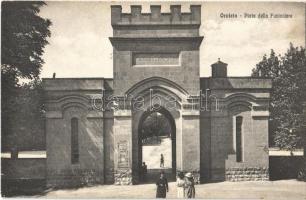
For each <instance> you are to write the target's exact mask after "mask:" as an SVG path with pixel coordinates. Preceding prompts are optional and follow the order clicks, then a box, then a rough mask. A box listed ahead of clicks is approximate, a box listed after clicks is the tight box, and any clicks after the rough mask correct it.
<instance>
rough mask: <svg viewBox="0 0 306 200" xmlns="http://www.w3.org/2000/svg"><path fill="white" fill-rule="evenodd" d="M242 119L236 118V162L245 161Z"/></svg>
mask: <svg viewBox="0 0 306 200" xmlns="http://www.w3.org/2000/svg"><path fill="white" fill-rule="evenodd" d="M242 144H243V143H242V117H241V116H237V117H236V161H237V162H242V161H243V148H242V146H243V145H242Z"/></svg>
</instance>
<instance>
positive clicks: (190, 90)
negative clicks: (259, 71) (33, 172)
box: [43, 6, 271, 187]
mask: <svg viewBox="0 0 306 200" xmlns="http://www.w3.org/2000/svg"><path fill="white" fill-rule="evenodd" d="M170 10H171V13H161V8H160V6H151V13H147V14H143V13H141V7H140V6H132V7H131V13H122V12H121V6H112V8H111V23H112V27H113V37H111V38H110V41H111V43H112V45H113V51H114V54H113V55H114V58H113V62H114V63H113V64H114V78H113V79H104V78H74V79H72V78H66V79H58V78H55V79H43V85H44V90H45V94H46V95H45V105H46V139H47V142H46V144H47V184H48V185H49V186H52V187H53V186H54V187H57V186H72V185H88V184H116V185H129V184H137V183H138V182H139V167H140V164H141V162H142V153H141V148H142V147H141V144H140V143H139V137H140V132H141V130H140V128H139V127H140V126H139V125H140V124H141V123H142V122H143V120H144V119H145V116H147V115H148V114H150V113H152V112H155V111H158V112H160V113H162V114H164V115H165V116H166V117H167V118H168V119H169V122H170V124H171V128H172V130H173V131H174V133H175V134H174V136H173V137H172V138H171V139H172V150H173V151H174V154H173V161H174V162H173V163H172V168H173V169H174V171H176V172H179V171H183V172H187V171H188V172H192V173H193V174H194V177H195V181H196V183H199V182H209V181H223V180H233V181H240V180H266V179H268V173H267V172H268V166H269V159H268V153H267V151H266V149H267V147H268V117H269V112H268V105H269V104H268V102H269V97H270V96H269V90H270V88H271V81H270V80H269V79H261V78H256V79H255V78H251V77H227V64H226V63H223V62H221V61H218V62H217V63H215V64H213V65H212V68H213V69H212V70H213V76H212V77H209V78H200V75H199V73H200V65H199V55H200V54H199V47H200V45H201V41H202V39H203V37H202V36H200V35H199V27H200V25H201V7H200V6H191V7H190V13H181V8H180V6H171V8H170ZM135 97H141V98H142V100H143V101H141V106H142V109H139V108H138V104H139V102H138V99H137V98H135ZM169 97H171V99H174V100H175V101H174V102H175V104H171V106H169V105H170V104H169ZM152 99H155V100H156V99H158V101H156V102H154V101H151V100H152ZM152 102H153V103H152ZM172 103H173V102H172ZM156 106H157V107H158V108H156ZM169 107H171V108H169ZM237 117H240V118H241V119H242V122H241V124H240V125H239V126H241V127H240V128H238V127H236V126H237V124H236V120H237ZM72 118H77V119H78V152H77V153H78V154H77V155H78V162H77V163H74V164H72V162H71V160H72V159H71V156H72V153H73V151H72V150H71V149H72V147H71V146H72V145H71V144H72V143H71V141H72V139H71V137H72V136H71V134H72V133H71V131H72V128H71V119H72ZM238 129H239V130H240V132H239V131H237V130H238ZM237 134H241V137H239V145H240V146H239V145H238V146H237V141H236V140H237ZM240 140H241V141H240ZM237 148H239V151H238V150H237ZM237 152H241V153H239V154H241V160H240V158H239V159H237V156H238V153H237Z"/></svg>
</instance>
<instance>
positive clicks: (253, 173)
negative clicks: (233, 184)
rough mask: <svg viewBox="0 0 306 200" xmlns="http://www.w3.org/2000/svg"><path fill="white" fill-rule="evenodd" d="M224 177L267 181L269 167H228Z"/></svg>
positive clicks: (231, 179)
mask: <svg viewBox="0 0 306 200" xmlns="http://www.w3.org/2000/svg"><path fill="white" fill-rule="evenodd" d="M225 179H226V180H227V181H268V180H269V168H263V167H253V168H228V169H226V174H225Z"/></svg>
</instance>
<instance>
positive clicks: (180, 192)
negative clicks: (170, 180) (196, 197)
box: [176, 172, 185, 199]
mask: <svg viewBox="0 0 306 200" xmlns="http://www.w3.org/2000/svg"><path fill="white" fill-rule="evenodd" d="M176 186H177V198H180V199H181V198H184V197H185V189H184V186H185V180H184V173H183V172H179V173H178V176H177V179H176Z"/></svg>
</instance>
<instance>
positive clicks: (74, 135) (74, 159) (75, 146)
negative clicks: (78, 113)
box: [71, 117, 79, 164]
mask: <svg viewBox="0 0 306 200" xmlns="http://www.w3.org/2000/svg"><path fill="white" fill-rule="evenodd" d="M78 135H79V122H78V119H77V118H75V117H74V118H72V119H71V164H76V163H78V162H79V138H78Z"/></svg>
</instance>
